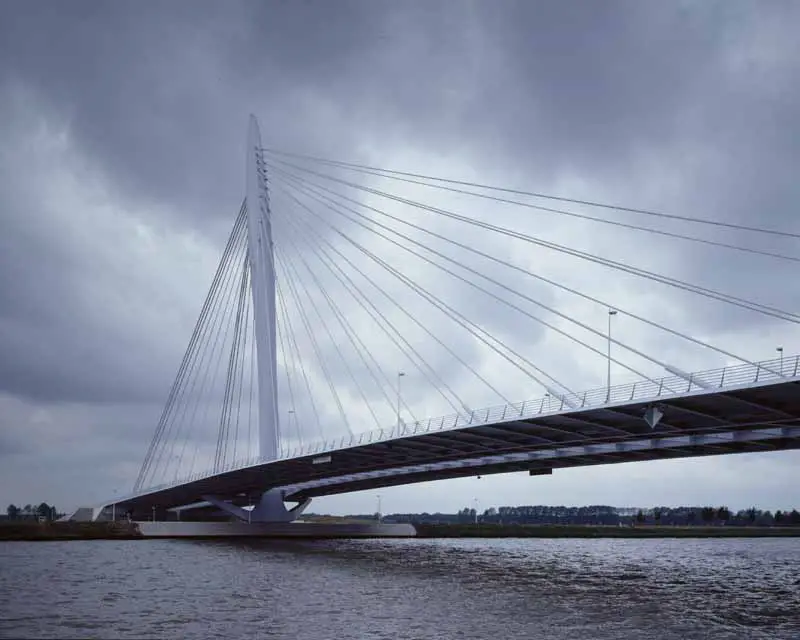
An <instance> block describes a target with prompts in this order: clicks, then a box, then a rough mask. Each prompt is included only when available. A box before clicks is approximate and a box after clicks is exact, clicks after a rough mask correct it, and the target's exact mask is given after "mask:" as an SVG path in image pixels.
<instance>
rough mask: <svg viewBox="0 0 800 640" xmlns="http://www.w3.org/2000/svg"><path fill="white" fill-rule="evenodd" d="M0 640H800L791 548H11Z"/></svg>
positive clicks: (183, 544) (515, 544) (383, 544)
mask: <svg viewBox="0 0 800 640" xmlns="http://www.w3.org/2000/svg"><path fill="white" fill-rule="evenodd" d="M0 636H2V637H16V638H34V637H36V638H77V637H84V638H90V637H91V638H243V637H249V638H262V637H264V638H293V639H294V638H296V639H328V638H330V639H340V638H341V639H354V640H356V639H357V640H364V639H372V638H387V639H389V638H391V639H395V638H420V639H423V638H433V639H444V638H459V639H461V638H464V639H466V638H491V639H492V640H504V639H506V638H547V639H551V638H552V639H561V638H564V639H567V638H568V639H569V640H582V639H592V640H605V639H611V638H614V639H620V638H636V639H637V640H643V639H648V638H653V639H656V638H658V639H659V640H670V639H673V638H674V639H678V638H680V639H684V638H714V639H715V640H723V639H729V638H736V639H739V638H741V639H747V640H757V639H760V638H764V639H769V640H784V639H786V640H788V639H791V640H800V540H799V539H773V540H770V539H760V540H752V539H751V540H737V539H734V540H731V539H723V540H719V539H718V540H535V539H526V540H393V541H316V542H311V541H307V542H302V541H297V542H277V541H264V540H260V541H179V540H169V541H157V540H146V541H86V542H36V543H26V542H7V543H0Z"/></svg>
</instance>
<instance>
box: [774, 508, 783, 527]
mask: <svg viewBox="0 0 800 640" xmlns="http://www.w3.org/2000/svg"><path fill="white" fill-rule="evenodd" d="M781 522H783V511H781V510H780V509H778V510H777V511H776V512H775V524H780V523H781Z"/></svg>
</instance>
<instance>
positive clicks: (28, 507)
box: [22, 504, 33, 516]
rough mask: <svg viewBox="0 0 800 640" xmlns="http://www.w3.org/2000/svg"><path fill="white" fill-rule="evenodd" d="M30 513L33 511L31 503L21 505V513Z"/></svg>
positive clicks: (27, 514)
mask: <svg viewBox="0 0 800 640" xmlns="http://www.w3.org/2000/svg"><path fill="white" fill-rule="evenodd" d="M32 513H33V507H32V506H31V505H29V504H26V505H25V506H24V507H22V515H24V516H29V515H31V514H32Z"/></svg>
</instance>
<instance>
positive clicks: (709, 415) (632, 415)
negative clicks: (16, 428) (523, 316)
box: [116, 376, 800, 517]
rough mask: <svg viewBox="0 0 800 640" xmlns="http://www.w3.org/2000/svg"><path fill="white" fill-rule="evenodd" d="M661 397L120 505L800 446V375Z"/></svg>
mask: <svg viewBox="0 0 800 640" xmlns="http://www.w3.org/2000/svg"><path fill="white" fill-rule="evenodd" d="M653 404H654V402H653V400H649V401H640V402H627V403H626V402H612V403H610V404H607V405H603V406H599V407H584V408H580V407H579V408H569V407H566V408H565V409H563V410H561V411H556V412H552V413H540V414H536V415H532V416H531V415H526V416H525V417H523V418H515V417H512V418H506V419H504V420H497V421H495V422H489V423H482V424H478V425H475V426H465V427H461V428H451V429H445V430H432V431H426V432H422V433H417V434H413V433H410V434H408V435H404V436H400V437H395V438H393V439H387V440H381V441H377V442H375V441H373V442H366V443H362V444H353V445H351V446H346V447H345V448H342V449H336V450H329V451H325V452H322V453H310V454H307V455H301V456H298V457H293V458H287V459H282V460H276V461H272V462H266V463H262V464H256V465H252V466H248V467H246V468H240V469H233V470H230V471H226V472H224V473H220V474H216V475H210V476H207V477H200V478H197V479H193V480H191V481H189V482H186V483H182V484H178V485H176V486H168V487H162V488H157V489H153V490H150V491H147V492H143V493H141V494H139V495H135V496H130V497H127V498H124V499H122V500H120V501H118V502H117V503H116V504H117V508H119V509H124V510H130V511H132V512H133V513H134V514H136V515H138V516H140V517H141V516H146V515H149V513H150V511H151V509H152V508H153V507H156V508H158V509H163V508H169V507H174V506H181V505H187V504H191V503H194V502H197V501H200V500H202V496H203V495H217V496H225V497H229V498H232V499H233V498H236V497H237V496H239V497H241V496H243V495H245V496H246V495H251V496H253V497H256V496H257V495H260V493H261V492H263V491H264V490H266V489H269V488H272V487H285V488H286V495H287V499H292V500H294V499H302V498H305V497H311V496H321V495H330V494H335V493H343V492H350V491H359V490H363V489H370V488H376V487H383V486H392V485H400V484H409V483H413V482H423V481H427V480H436V479H444V478H454V477H461V476H474V475H485V474H490V473H507V472H512V471H526V470H529V471H531V473H533V474H537V473H548V472H549V471H550V470H552V469H555V468H563V467H570V466H582V465H591V464H611V463H619V462H630V461H637V460H653V459H666V458H674V457H685V456H698V455H702V456H705V455H718V454H727V453H739V452H752V451H773V450H780V449H798V448H800V378H798V377H796V376H795V377H792V378H782V379H780V378H779V379H778V380H777V381H776V380H775V379H773V380H770V381H766V382H758V383H751V384H747V385H740V386H737V387H732V388H722V389H707V388H706V389H701V390H696V391H693V392H691V393H688V394H685V395H673V396H662V397H659V398H657V406H658V407H659V408H660V409H661V411H663V414H664V415H663V418H662V419H661V421H660V422H659V423H658V424H657V425H656V426H655V428H652V429H651V428H650V426H649V425H648V424H647V422H646V421H645V420H644V418H643V416H644V413H645V411H646V410H647V408H648V407H650V406H653Z"/></svg>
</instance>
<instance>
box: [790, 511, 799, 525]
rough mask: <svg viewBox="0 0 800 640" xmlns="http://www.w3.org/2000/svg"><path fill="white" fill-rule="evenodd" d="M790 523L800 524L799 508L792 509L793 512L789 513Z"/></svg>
mask: <svg viewBox="0 0 800 640" xmlns="http://www.w3.org/2000/svg"><path fill="white" fill-rule="evenodd" d="M789 523H790V524H800V512H798V511H797V509H792V512H791V513H790V514H789Z"/></svg>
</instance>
